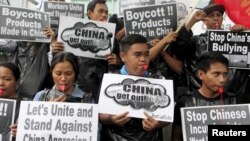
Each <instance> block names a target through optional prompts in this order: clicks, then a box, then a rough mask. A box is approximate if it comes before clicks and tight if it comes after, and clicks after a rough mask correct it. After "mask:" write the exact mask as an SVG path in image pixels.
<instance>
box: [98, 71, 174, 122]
mask: <svg viewBox="0 0 250 141" xmlns="http://www.w3.org/2000/svg"><path fill="white" fill-rule="evenodd" d="M173 109H174V99H173V81H172V80H163V79H153V78H145V77H136V76H129V75H120V74H104V77H103V81H102V87H101V92H100V99H99V112H100V113H105V114H113V115H118V114H121V113H124V112H126V111H128V112H129V114H128V116H130V117H136V118H145V115H144V114H143V113H144V112H147V113H149V115H150V116H152V117H154V118H155V119H156V120H160V121H167V122H173Z"/></svg>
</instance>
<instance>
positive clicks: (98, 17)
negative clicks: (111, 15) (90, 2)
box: [88, 3, 108, 22]
mask: <svg viewBox="0 0 250 141" xmlns="http://www.w3.org/2000/svg"><path fill="white" fill-rule="evenodd" d="M88 16H89V18H90V20H95V21H103V22H107V19H108V7H107V5H106V4H103V3H97V4H96V5H95V8H94V10H93V11H91V10H88Z"/></svg>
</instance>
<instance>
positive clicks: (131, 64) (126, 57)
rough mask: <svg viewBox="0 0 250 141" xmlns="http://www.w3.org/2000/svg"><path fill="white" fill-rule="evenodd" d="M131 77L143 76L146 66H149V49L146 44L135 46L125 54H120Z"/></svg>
mask: <svg viewBox="0 0 250 141" xmlns="http://www.w3.org/2000/svg"><path fill="white" fill-rule="evenodd" d="M120 56H121V59H122V61H123V62H124V64H125V66H126V69H127V71H128V74H129V75H135V76H143V75H144V72H145V70H144V67H143V66H144V65H147V66H148V64H149V49H148V45H147V44H145V43H136V44H133V45H132V46H131V47H130V49H129V50H128V51H127V52H126V53H125V52H121V53H120Z"/></svg>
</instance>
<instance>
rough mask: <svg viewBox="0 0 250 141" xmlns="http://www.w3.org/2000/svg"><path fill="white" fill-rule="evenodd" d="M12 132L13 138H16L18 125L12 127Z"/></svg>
mask: <svg viewBox="0 0 250 141" xmlns="http://www.w3.org/2000/svg"><path fill="white" fill-rule="evenodd" d="M10 131H11V135H12V136H13V137H16V133H17V124H12V125H11V126H10Z"/></svg>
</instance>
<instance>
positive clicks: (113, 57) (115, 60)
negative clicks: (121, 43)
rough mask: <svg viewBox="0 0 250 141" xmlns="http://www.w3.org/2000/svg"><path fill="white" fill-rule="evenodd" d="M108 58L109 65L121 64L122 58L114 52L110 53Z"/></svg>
mask: <svg viewBox="0 0 250 141" xmlns="http://www.w3.org/2000/svg"><path fill="white" fill-rule="evenodd" d="M106 60H107V62H108V64H109V65H120V64H121V60H120V58H118V57H117V55H116V54H114V53H111V54H108V55H107V56H106Z"/></svg>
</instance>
